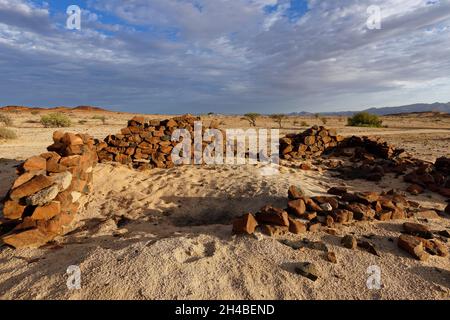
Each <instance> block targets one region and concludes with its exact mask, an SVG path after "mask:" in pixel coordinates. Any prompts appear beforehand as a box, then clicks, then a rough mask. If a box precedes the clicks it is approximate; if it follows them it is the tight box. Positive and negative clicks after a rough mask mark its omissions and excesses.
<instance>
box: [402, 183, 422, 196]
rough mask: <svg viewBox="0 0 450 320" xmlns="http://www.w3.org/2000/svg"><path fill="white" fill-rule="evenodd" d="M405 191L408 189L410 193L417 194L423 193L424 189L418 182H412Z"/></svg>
mask: <svg viewBox="0 0 450 320" xmlns="http://www.w3.org/2000/svg"><path fill="white" fill-rule="evenodd" d="M406 191H408V192H409V193H410V194H412V195H415V196H417V195H419V194H421V193H423V191H424V190H423V188H422V187H421V186H419V185H418V184H412V185H410V186H409V187H408V189H406Z"/></svg>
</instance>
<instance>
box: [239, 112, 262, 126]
mask: <svg viewBox="0 0 450 320" xmlns="http://www.w3.org/2000/svg"><path fill="white" fill-rule="evenodd" d="M260 116H261V115H260V114H259V113H255V112H251V113H247V114H245V115H244V117H243V118H242V120H247V121H248V122H249V123H250V125H251V126H252V127H256V119H258V118H259V117H260Z"/></svg>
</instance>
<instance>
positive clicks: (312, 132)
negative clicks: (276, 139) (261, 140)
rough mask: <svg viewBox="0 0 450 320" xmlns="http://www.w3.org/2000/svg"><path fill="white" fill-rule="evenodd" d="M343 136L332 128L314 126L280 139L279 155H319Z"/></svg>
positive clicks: (289, 157) (288, 156)
mask: <svg viewBox="0 0 450 320" xmlns="http://www.w3.org/2000/svg"><path fill="white" fill-rule="evenodd" d="M343 140H344V138H343V137H342V136H339V135H338V134H337V133H336V130H334V129H326V128H325V127H319V126H314V127H312V128H310V129H308V130H306V131H304V132H303V133H300V134H289V135H287V136H285V137H284V138H281V139H280V156H281V158H282V159H286V160H291V159H305V158H313V157H319V156H321V155H322V154H323V153H324V152H325V151H327V150H329V149H333V148H335V147H337V146H338V145H339V143H340V142H342V141H343Z"/></svg>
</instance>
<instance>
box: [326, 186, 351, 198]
mask: <svg viewBox="0 0 450 320" xmlns="http://www.w3.org/2000/svg"><path fill="white" fill-rule="evenodd" d="M346 193H347V188H345V187H333V188H331V189H330V190H328V194H332V195H335V196H343V195H344V194H346Z"/></svg>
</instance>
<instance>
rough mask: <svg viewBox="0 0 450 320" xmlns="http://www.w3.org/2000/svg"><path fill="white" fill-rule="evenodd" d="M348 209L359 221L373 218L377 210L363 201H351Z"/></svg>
mask: <svg viewBox="0 0 450 320" xmlns="http://www.w3.org/2000/svg"><path fill="white" fill-rule="evenodd" d="M347 209H348V210H350V211H351V212H353V218H354V219H355V220H359V221H366V220H371V219H373V218H374V217H375V211H374V210H373V209H372V208H370V207H369V206H366V205H364V204H361V203H350V204H349V205H347Z"/></svg>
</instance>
